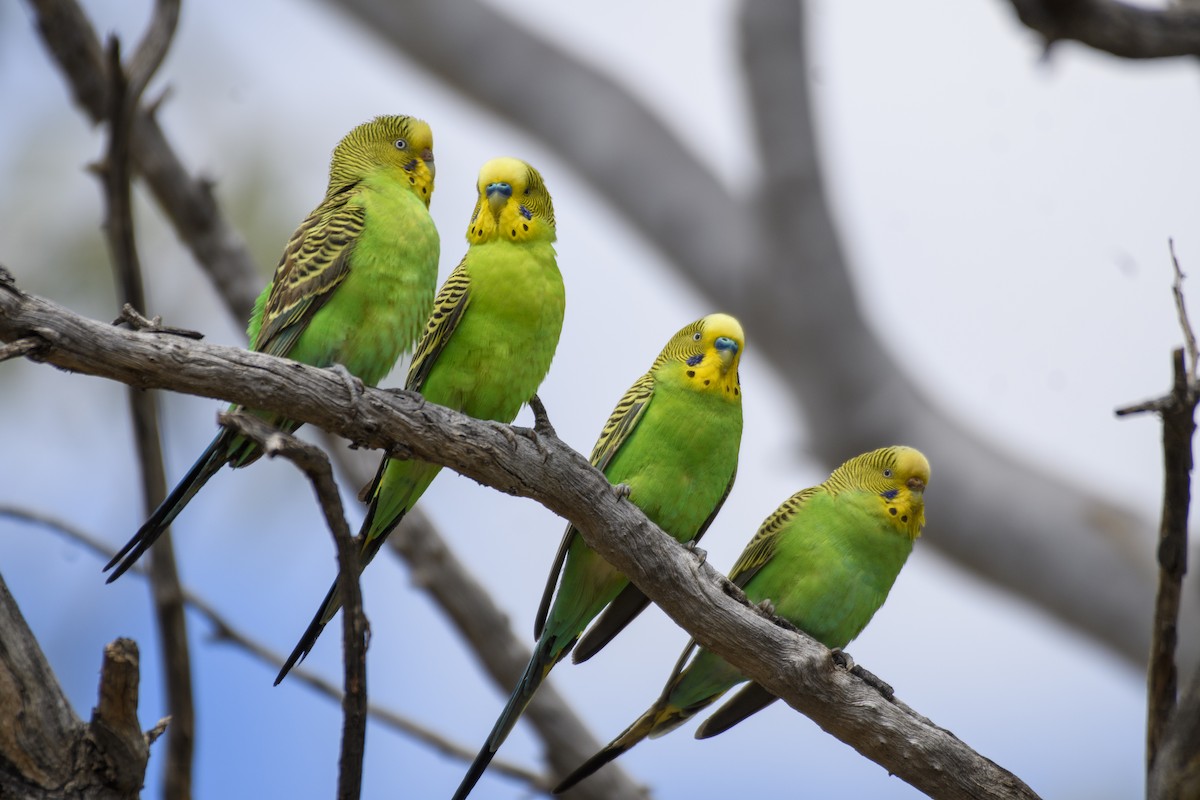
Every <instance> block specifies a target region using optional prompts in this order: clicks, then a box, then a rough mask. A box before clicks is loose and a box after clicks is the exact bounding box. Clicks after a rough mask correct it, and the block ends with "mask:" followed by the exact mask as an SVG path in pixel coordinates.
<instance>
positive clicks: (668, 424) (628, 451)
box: [454, 314, 745, 798]
mask: <svg viewBox="0 0 1200 800" xmlns="http://www.w3.org/2000/svg"><path fill="white" fill-rule="evenodd" d="M744 348H745V337H744V335H743V333H742V326H741V324H739V323H738V321H737V320H736V319H734V318H733V317H731V316H729V315H728V314H711V315H709V316H707V317H704V318H702V319H699V320H697V321H696V322H693V323H692V324H690V325H688V326H686V327H685V328H683V329H682V330H680V331H679V332H678V333H676V334H675V335H674V336H672V337H671V339H670V341H668V342H667V345H666V347H664V348H663V350H662V353H660V354H659V356H658V358H657V359H655V361H654V364H653V365H652V366H651V367H650V371H649V372H647V373H646V374H645V375H643V376H642V377H641V378H640V379H638V381H637V382H636V383H634V384H633V386H631V387H630V388H629V391H627V392H626V393H625V396H624V397H622V398H621V401H620V402H619V403H617V407H616V408H615V409H614V410H613V412H612V415H611V416H609V418H608V422H607V423H606V424H605V425H604V429H603V430H602V431H601V432H600V439H599V441H597V442H596V446H595V448H594V449H593V450H592V463H593V464H594V465H595V466H596V467H597V468H599V469H600V470H602V471H603V472H604V474H605V476H607V478H608V480H609V481H610V482H611V483H612V484H613V485H614V486H617V485H623V486H625V487H628V489H629V500H630V502H632V503H635V504H636V505H637V506H638V507H639V508H641V509H642V511H644V512H645V513H646V516H647V517H649V518H650V519H651V520H653V521H654V522H655V523H656V524H657V525H658V526H659V527H660V528H662V529H663V530H664V531H666V532H667V533H669V534H671V535H672V536H674V537H675V538H676V539H678V540H679V541H681V542H691V541H695V540H697V539H699V538H700V536H701V535H703V533H704V532H705V530H706V529H707V528H708V526H709V525H710V524H711V523H712V521H713V518H714V517H715V516H716V514H717V512H718V511H719V510H720V508H721V504H722V503H724V502H725V498H726V497H727V496H728V494H729V490H730V489H732V488H733V479H734V475H735V473H736V472H737V460H738V448H739V446H740V445H741V440H742V392H741V384H740V382H739V378H738V362H739V360H740V358H741V354H742V351H743V350H744ZM560 573H561V577H560ZM556 585H557V587H558V591H557V594H556V593H555V586H556ZM551 598H553V605H551ZM648 603H649V600H647V598H646V596H645V595H644V594H642V592H641V590H639V589H638V588H637V587H636V586H634V585H633V584H632V583H630V582H629V579H628V578H626V577H625V576H624V575H622V574H621V573H619V572H617V571H616V570H615V569H613V568H612V567H611V566H610V565H609V564H608V562H607V561H605V560H604V559H602V558H601V557H600V556H598V555H597V554H596V553H595V551H593V550H592V549H591V548H589V547H588V546H587V545H586V544H585V543H584V541H583V537H582V536H580V535H579V532H578V531H577V530H575V528H574V527H568V528H567V531H566V534H565V535H564V536H563V540H562V544H561V545H560V546H559V549H558V554H557V556H556V557H555V560H554V566H553V568H552V569H551V572H550V579H549V581H548V583H547V585H546V591H545V595H544V596H543V598H542V604H541V607H540V608H539V609H538V614H537V621H536V623H535V631H534V634H535V635H536V636H537V637H538V641H537V644H536V645H535V646H534V651H533V657H532V658H531V659H530V661H529V665H528V666H527V667H526V668H525V674H524V676H523V677H522V678H521V681H520V683H518V684H517V686H516V688H515V689H514V690H513V693H512V695H511V696H510V697H509V699H508V703H507V705H505V707H504V710H503V711H502V712H501V714H500V718H499V719H498V720H496V724H495V727H493V728H492V732H491V734H490V735H489V736H488V738H487V741H486V742H485V743H484V745H483V748H482V749H481V750H480V751H479V755H477V756H476V757H475V761H474V762H473V763H472V764H471V767H470V769H469V770H468V771H467V774H466V776H465V777H464V778H463V780H462V784H461V785H460V786H459V788H458V791H457V792H456V793H455V795H454V796H455V798H465V797H466V796H467V795H468V794H469V793H470V791H471V789H472V787H474V785H475V783H476V782H477V781H478V780H479V778H480V776H481V775H483V772H484V770H486V769H487V765H488V764H489V763H490V762H491V760H492V758H493V756H495V754H496V751H497V750H499V748H500V745H501V744H502V743H503V742H504V740H505V738H507V736H508V734H509V731H511V730H512V727H513V725H515V724H516V721H517V718H518V717H520V715H521V713H522V712H523V711H524V710H525V707H526V706H528V705H529V701H530V700H531V699H533V694H534V692H536V691H537V689H538V687H539V686H540V685H541V684H542V681H544V680H545V679H546V676H547V675H548V674H549V673H550V670H551V669H552V668H553V667H554V665H555V664H557V663H558V662H559V661H560V660H561V659H562V658H563V657H564V656H565V655H566V654H567V653H568V652H570V651H571V649H572V648H575V661H576V662H579V661H583V660H585V659H587V658H590V657H591V656H592V655H593V654H594V653H595V652H596V651H597V650H599V649H600V648H601V647H603V646H604V645H605V644H606V643H607V642H608V641H609V640H610V639H612V637H614V636H616V635H617V633H619V632H620V631H621V630H622V629H623V628H624V627H625V626H626V625H627V624H628V623H629V622H630V621H631V620H632V619H633V618H634V617H635V616H637V615H638V614H639V613H640V612H641V611H642V609H644V608H645V607H646V605H647V604H648ZM606 606H607V607H608V608H607V610H605V607H606ZM601 611H604V614H603V615H602V616H601V617H600V619H599V620H597V621H596V624H595V625H593V626H592V628H591V629H590V630H588V632H587V635H586V636H583V638H582V640H581V639H580V636H581V634H582V633H583V630H584V628H586V627H587V626H588V624H589V623H590V622H591V621H592V619H593V618H595V617H596V615H597V614H599V613H600V612H601ZM577 642H578V647H576V643H577Z"/></svg>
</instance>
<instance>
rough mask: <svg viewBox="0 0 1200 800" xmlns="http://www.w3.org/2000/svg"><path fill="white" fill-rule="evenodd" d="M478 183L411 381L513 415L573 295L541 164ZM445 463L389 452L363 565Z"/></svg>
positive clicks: (317, 624) (334, 596) (299, 653)
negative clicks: (462, 246) (458, 258)
mask: <svg viewBox="0 0 1200 800" xmlns="http://www.w3.org/2000/svg"><path fill="white" fill-rule="evenodd" d="M477 189H478V195H479V197H478V200H477V202H476V203H475V211H474V213H472V214H471V222H470V225H469V227H468V228H467V242H468V243H469V247H468V248H467V254H466V255H465V256H464V257H463V260H462V262H461V263H459V265H458V266H457V267H456V268H455V269H454V271H453V272H451V273H450V276H449V277H448V278H447V279H446V283H445V284H443V286H442V288H441V290H440V291H439V292H438V295H437V299H436V300H435V302H434V309H433V314H432V315H431V316H430V318H429V323H428V324H427V325H426V327H425V334H424V335H423V336H422V337H421V341H420V344H418V345H417V352H416V355H415V356H414V357H413V363H412V366H411V367H410V368H409V371H408V380H407V382H406V384H405V388H407V389H410V390H413V391H419V392H420V393H421V394H422V395H423V396H424V397H425V399H426V400H428V401H429V402H431V403H436V404H438V405H442V406H448V407H450V408H453V409H456V410H458V411H462V412H463V413H465V414H469V415H470V416H472V417H476V418H478V419H489V420H496V421H498V422H505V423H508V422H512V420H513V419H514V418H515V417H516V416H517V412H518V411H519V410H520V409H521V406H522V405H523V404H525V403H526V402H527V401H528V400H529V399H530V398H531V397H533V395H534V393H535V392H536V391H537V388H538V386H539V385H541V382H542V379H543V378H545V377H546V373H547V372H548V371H549V369H550V361H551V359H552V358H553V357H554V350H555V348H556V347H557V346H558V337H559V334H560V333H561V331H562V323H563V310H564V306H565V303H566V296H565V293H564V290H563V282H562V275H561V274H560V273H559V271H558V264H557V262H556V261H555V255H554V245H553V242H554V240H555V236H556V234H555V227H554V206H553V205H552V203H551V200H550V193H549V192H548V191H547V190H546V185H545V183H544V182H543V180H542V176H541V174H540V173H539V172H538V171H537V170H536V169H534V168H533V167H531V166H529V165H528V164H526V163H525V162H524V161H518V160H517V159H515V158H497V159H493V160H492V161H489V162H487V163H486V164H484V165H483V168H482V169H481V170H480V172H479V181H478V184H477ZM440 470H441V467H440V466H439V465H437V464H430V463H428V462H424V461H416V460H407V459H399V458H384V460H383V463H382V464H380V467H379V472H378V473H377V474H376V476H375V480H374V482H373V483H372V484H371V486H370V488H369V490H368V493H367V497H368V501H369V504H370V505H369V507H368V510H367V516H366V519H365V520H364V521H363V524H362V529H361V531H360V533H359V539H360V542H361V548H362V549H361V554H360V562H361V565H362V566H366V564H367V563H368V562H369V561H370V560H371V559H372V558H374V556H375V553H377V552H378V551H379V548H380V547H381V546H383V543H384V540H385V539H386V538H387V535H388V534H389V533H391V531H392V529H394V528H395V527H396V525H397V524H399V522H400V520H401V519H402V518H403V517H404V515H405V514H406V513H408V510H409V509H411V508H412V507H413V505H415V504H416V502H417V499H418V498H420V496H421V495H422V493H424V491H425V489H426V488H428V486H429V484H430V482H431V481H432V480H433V479H434V477H435V476H436V475H437V474H438V472H439V471H440ZM337 590H338V584H337V581H334V584H333V586H332V587H331V588H330V590H329V594H328V595H326V597H325V601H324V602H323V603H322V604H321V607H320V609H319V610H318V611H317V614H316V616H315V617H314V618H313V620H312V622H311V623H310V624H309V626H308V629H307V630H306V631H305V632H304V635H303V636H302V637H301V639H300V642H299V643H298V644H297V645H296V648H295V649H294V650H293V651H292V654H291V655H290V656H289V657H288V660H287V663H285V664H284V665H283V668H282V669H281V670H280V671H279V675H278V676H277V677H276V678H275V683H276V684H278V683H279V682H280V681H282V680H283V678H284V676H286V675H287V673H288V671H289V670H290V669H291V668H292V666H293V665H295V664H296V663H297V662H298V661H300V660H301V659H303V658H304V656H306V655H307V654H308V652H309V651H310V650H311V649H312V647H313V644H315V643H316V641H317V637H318V636H320V635H321V631H322V630H323V629H324V627H325V625H326V624H327V623H328V622H329V620H330V619H332V618H333V615H334V614H335V613H337V610H338V608H339V607H340V605H341V604H340V602H339V600H338V592H337Z"/></svg>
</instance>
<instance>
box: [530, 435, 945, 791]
mask: <svg viewBox="0 0 1200 800" xmlns="http://www.w3.org/2000/svg"><path fill="white" fill-rule="evenodd" d="M928 483H929V462H928V461H927V460H926V459H925V456H923V455H922V454H921V453H920V452H919V451H917V450H914V449H913V448H911V447H885V448H883V449H881V450H874V451H872V452H870V453H865V454H863V455H860V456H856V457H854V458H852V459H850V460H849V461H847V462H846V463H845V464H842V465H841V466H840V467H838V468H837V469H836V470H834V471H833V474H831V475H830V476H829V478H828V480H826V481H825V482H824V483H822V484H820V485H819V486H814V487H812V488H810V489H804V490H803V491H800V492H797V493H796V494H794V495H792V496H791V497H789V498H788V499H787V500H786V501H784V503H783V505H781V506H780V507H779V508H778V509H776V510H775V513H773V514H772V515H771V516H769V517H767V519H766V521H765V522H763V524H762V527H760V528H759V529H758V533H756V534H755V535H754V538H753V539H751V540H750V544H748V545H747V546H746V549H745V550H744V551H743V552H742V555H741V557H740V558H739V559H738V561H737V563H736V564H734V566H733V571H732V572H730V573H729V579H730V580H731V581H732V582H733V583H735V584H737V585H738V586H740V587H741V588H742V589H743V590H744V591H745V592H746V597H747V599H749V600H750V602H751V603H760V602H762V601H764V600H766V601H770V603H771V604H772V605H773V606H774V608H775V613H776V614H777V615H778V616H780V617H782V618H783V619H786V620H788V621H789V622H791V623H793V624H794V625H796V626H797V627H798V628H800V629H801V630H803V631H805V632H806V633H808V635H810V636H812V637H813V638H814V639H816V640H817V641H819V642H821V643H822V644H824V645H825V646H826V647H830V648H834V647H845V646H846V645H847V644H848V643H849V642H850V640H852V639H853V638H854V637H855V636H857V635H858V634H859V633H860V632H861V631H862V629H863V628H865V627H866V625H867V623H868V622H870V620H871V617H872V616H874V614H875V612H876V611H878V610H879V607H880V606H881V605H883V601H884V600H885V599H886V598H887V595H888V592H889V591H890V590H891V588H892V584H893V583H894V582H895V580H896V576H897V575H898V574H899V573H900V568H901V567H903V566H904V562H905V560H906V559H907V558H908V554H909V553H910V552H912V546H913V542H914V541H915V540H916V538H917V537H918V536H920V535H921V528H922V527H924V525H925V486H926V484H928ZM694 647H695V645H694V643H689V644H688V646H687V648H686V649H685V650H684V654H683V657H681V658H680V659H679V662H678V663H677V664H676V666H675V670H674V672H673V673H672V674H671V677H670V678H669V679H668V681H667V685H666V687H665V688H664V689H663V692H662V695H661V696H660V697H659V699H658V700H657V701H656V702H655V703H654V705H653V706H651V707H650V709H649V710H648V711H646V713H644V714H642V716H641V717H639V718H638V720H637V721H636V722H634V723H633V724H632V725H630V726H629V727H628V728H627V729H626V730H625V731H624V732H623V733H622V734H621V735H620V736H618V737H617V738H616V739H614V740H613V741H612V742H610V743H609V744H608V746H606V747H605V748H604V749H603V750H601V751H600V752H599V753H597V754H596V755H594V756H592V757H591V758H590V759H588V760H587V761H586V762H585V763H584V764H583V765H582V766H581V767H579V769H577V770H575V771H574V772H572V773H571V774H570V775H568V776H567V778H566V779H565V780H563V781H562V783H560V784H559V785H558V786H556V787H555V788H554V791H555V792H556V793H557V792H562V791H566V790H567V789H569V788H571V787H572V786H574V785H575V784H576V783H578V782H579V781H581V780H583V779H584V778H586V777H587V776H588V775H591V774H592V773H593V772H595V771H596V770H598V769H599V768H600V767H602V766H604V765H605V764H607V763H608V762H610V761H612V760H613V759H614V758H616V757H617V756H619V755H621V754H622V753H624V752H625V751H627V750H629V749H630V748H631V747H633V746H634V745H635V744H637V743H638V742H640V741H641V740H642V739H645V738H646V737H647V736H649V737H651V738H656V737H658V736H661V735H663V734H664V733H666V732H668V731H670V730H673V729H674V728H676V727H677V726H679V725H681V724H682V723H683V722H684V721H685V720H687V719H689V718H690V717H691V716H693V715H694V714H697V713H698V712H700V711H701V710H703V709H705V708H707V707H708V706H709V705H711V704H712V703H714V702H715V701H716V700H717V698H719V697H720V696H721V695H722V694H724V693H725V692H726V691H728V690H729V689H730V688H732V687H733V686H736V685H737V684H739V683H742V682H744V681H745V680H746V678H745V677H744V676H743V675H742V674H741V673H739V672H738V671H737V670H736V669H734V668H733V667H732V666H730V665H729V663H728V662H726V661H724V660H723V659H721V658H720V657H718V656H716V655H714V654H713V653H712V652H710V651H708V650H705V649H703V648H701V649H700V650H699V651H698V652H697V653H696V655H695V657H694V658H692V659H691V661H690V662H688V661H687V656H688V655H689V653H690V652H691V651H692V649H693V648H694ZM685 664H686V666H684V665H685ZM775 699H776V697H775V696H774V695H772V694H771V693H770V692H768V691H766V690H765V689H763V688H762V687H761V686H759V685H758V684H755V683H752V684H750V685H749V686H747V687H746V688H745V689H743V690H742V691H741V692H739V693H738V694H736V695H734V697H733V698H732V699H731V700H730V701H729V702H728V703H726V704H725V705H724V706H722V707H721V708H719V709H718V710H717V711H716V712H715V713H714V714H713V715H712V716H711V717H709V718H708V719H707V720H706V721H705V722H704V724H703V725H701V726H700V728H699V730H697V732H696V738H698V739H705V738H708V737H710V736H715V735H717V734H718V733H721V732H722V731H725V730H728V729H729V728H731V727H732V726H734V725H736V724H737V723H738V722H741V721H742V720H743V719H745V718H746V717H748V716H750V715H751V714H753V713H755V712H756V711H759V710H760V709H762V708H764V707H766V706H767V705H769V704H770V703H772V702H774V701H775Z"/></svg>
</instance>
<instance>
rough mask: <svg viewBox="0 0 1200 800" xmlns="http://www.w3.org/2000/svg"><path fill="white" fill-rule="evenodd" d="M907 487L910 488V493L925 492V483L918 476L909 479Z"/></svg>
mask: <svg viewBox="0 0 1200 800" xmlns="http://www.w3.org/2000/svg"><path fill="white" fill-rule="evenodd" d="M906 485H907V486H908V488H909V491H912V492H918V493H920V492H923V491H925V481H923V480H921V479H920V478H918V477H916V476H913V477H911V478H909V479H908V480H907V481H906Z"/></svg>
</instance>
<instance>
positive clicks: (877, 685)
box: [846, 656, 896, 700]
mask: <svg viewBox="0 0 1200 800" xmlns="http://www.w3.org/2000/svg"><path fill="white" fill-rule="evenodd" d="M846 658H850V657H849V656H846ZM850 674H851V675H854V676H855V677H857V678H858V679H859V680H861V681H862V682H863V683H865V684H867V685H868V686H870V687H871V688H872V689H874V690H875V691H877V692H879V693H880V694H881V695H883V698H884V699H885V700H891V699H892V698H893V697H894V696H895V694H896V690H895V689H893V688H892V687H891V684H889V683H888V682H887V681H885V680H883V679H882V678H880V677H879V676H878V675H876V674H875V673H873V672H871V671H870V670H869V669H867V668H866V667H861V666H859V665H858V664H854V663H853V661H852V662H851V666H850Z"/></svg>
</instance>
